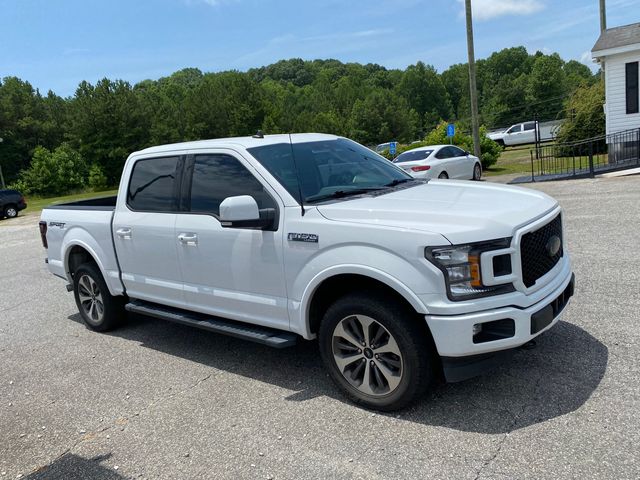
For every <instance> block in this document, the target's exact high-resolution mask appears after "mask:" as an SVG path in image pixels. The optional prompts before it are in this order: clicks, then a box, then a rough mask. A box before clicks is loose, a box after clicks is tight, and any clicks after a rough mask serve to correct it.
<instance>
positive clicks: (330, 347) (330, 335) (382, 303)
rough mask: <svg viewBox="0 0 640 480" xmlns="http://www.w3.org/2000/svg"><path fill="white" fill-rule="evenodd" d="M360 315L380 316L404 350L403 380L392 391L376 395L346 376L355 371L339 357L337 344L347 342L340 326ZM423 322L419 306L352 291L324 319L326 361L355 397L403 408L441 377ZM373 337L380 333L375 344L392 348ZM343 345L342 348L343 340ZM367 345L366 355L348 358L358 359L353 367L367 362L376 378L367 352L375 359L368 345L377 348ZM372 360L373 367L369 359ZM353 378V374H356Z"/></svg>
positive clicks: (359, 401)
mask: <svg viewBox="0 0 640 480" xmlns="http://www.w3.org/2000/svg"><path fill="white" fill-rule="evenodd" d="M356 316H360V317H364V318H370V319H373V320H375V322H376V323H377V324H379V325H381V326H382V327H383V329H386V330H387V331H388V334H390V336H391V338H392V340H395V343H396V344H397V347H398V350H399V352H401V357H400V361H399V362H398V361H397V360H396V362H398V363H399V364H400V365H401V369H400V375H399V382H398V383H397V386H396V387H394V389H393V390H391V391H390V392H388V393H384V391H383V392H381V393H378V394H373V395H369V394H366V393H364V392H363V391H361V389H360V387H356V386H354V385H353V384H352V383H350V382H349V381H348V380H347V378H346V377H345V375H346V374H351V372H348V373H345V374H343V373H342V371H341V370H340V368H339V367H338V365H337V363H336V362H337V357H336V355H335V354H334V350H335V348H336V345H343V343H341V342H342V340H343V338H344V337H340V336H339V334H338V336H335V335H334V334H335V333H336V329H337V328H339V327H338V325H339V324H340V325H344V322H345V321H350V320H351V319H353V318H356ZM421 322H424V320H421V319H420V318H419V316H418V315H416V313H415V312H414V311H412V310H410V309H408V308H406V307H405V306H404V305H402V304H400V303H398V302H396V301H394V300H393V299H385V296H384V295H375V296H373V295H372V294H370V293H369V294H367V293H363V292H355V293H351V294H348V295H346V296H344V297H342V298H340V299H339V300H337V301H336V302H335V303H334V304H333V305H331V306H330V307H329V309H328V310H327V311H326V312H325V314H324V317H323V319H322V323H321V324H320V329H319V332H318V339H319V346H320V354H321V356H322V361H323V362H324V364H325V367H326V368H327V370H328V371H329V375H330V376H331V378H332V379H333V381H334V382H335V383H336V384H337V385H338V386H339V387H340V389H341V390H342V391H343V392H344V393H346V395H347V396H348V397H349V398H350V399H351V400H352V401H353V402H354V403H357V404H359V405H362V406H365V407H367V408H371V409H375V410H381V411H393V410H399V409H401V408H404V407H406V406H408V405H409V404H411V403H413V402H415V401H416V400H418V399H419V398H421V397H422V396H423V395H424V393H425V392H426V390H427V389H428V388H429V386H430V385H431V383H432V382H433V380H434V378H435V364H436V362H435V361H434V357H433V355H434V349H433V342H432V341H431V340H430V336H429V334H428V331H427V329H426V325H424V324H422V323H421ZM375 328H378V327H375ZM369 334H370V337H371V336H372V335H371V330H369ZM373 341H378V340H376V339H375V338H374V339H372V340H371V347H372V348H379V349H380V350H378V351H382V350H384V349H385V348H386V347H385V346H377V347H376V346H374V345H373ZM336 342H338V343H336ZM348 343H349V342H348ZM365 343H366V342H365ZM387 345H388V344H387ZM367 346H369V345H367ZM337 348H338V349H339V348H340V346H338V347H337ZM363 348H364V351H363V353H362V356H363V358H359V357H360V354H359V353H354V358H356V357H357V359H355V360H352V359H351V356H349V357H348V358H349V360H348V361H349V362H350V366H351V365H355V368H354V369H352V370H356V369H361V368H364V369H366V370H365V372H370V373H371V375H370V378H371V379H374V380H375V378H376V376H375V375H374V373H375V372H374V370H375V368H374V359H373V358H372V357H371V356H367V357H366V358H368V359H369V360H368V361H367V359H365V358H364V355H366V353H367V352H366V350H369V353H371V352H372V351H373V352H375V351H376V350H371V349H368V348H365V347H363ZM358 352H360V350H358ZM382 355H384V354H381V356H382ZM338 358H339V356H338ZM375 359H376V360H375V361H376V362H380V361H381V360H378V355H375ZM382 361H384V360H382ZM358 362H364V364H363V365H364V367H359V366H358ZM369 362H370V367H369V366H367V365H366V364H367V363H369ZM348 368H350V367H346V368H345V370H344V371H346V369H348ZM377 370H378V372H379V373H384V372H383V371H382V369H379V368H378V369H377ZM351 378H352V379H353V376H352V377H351ZM385 378H386V377H385ZM395 378H398V377H395ZM364 379H365V376H364V374H363V380H362V383H364ZM369 384H371V382H369ZM387 388H388V386H387Z"/></svg>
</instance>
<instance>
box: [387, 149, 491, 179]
mask: <svg viewBox="0 0 640 480" xmlns="http://www.w3.org/2000/svg"><path fill="white" fill-rule="evenodd" d="M393 162H394V163H395V164H397V165H398V166H399V167H400V168H402V169H403V170H405V171H406V172H407V173H408V174H410V175H411V176H412V177H415V178H456V179H460V180H480V177H481V176H482V165H481V163H480V160H479V159H478V157H476V156H474V155H471V154H470V153H469V152H465V151H464V150H462V149H461V148H458V147H456V146H455V145H433V146H430V147H420V148H414V149H413V150H409V151H408V152H404V153H403V154H401V155H399V156H398V157H397V158H396V159H395V160H394V161H393Z"/></svg>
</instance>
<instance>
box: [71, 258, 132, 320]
mask: <svg viewBox="0 0 640 480" xmlns="http://www.w3.org/2000/svg"><path fill="white" fill-rule="evenodd" d="M73 293H74V297H75V299H76V305H77V306H78V311H79V312H80V315H81V316H82V319H83V320H84V322H85V323H86V324H87V326H88V327H89V328H90V329H92V330H96V331H98V332H106V331H107V330H112V329H113V328H115V327H117V326H118V325H119V324H120V323H122V321H123V320H124V317H125V311H124V299H123V298H122V297H114V296H112V295H111V294H110V293H109V289H108V288H107V284H106V283H105V281H104V278H103V277H102V274H101V273H100V269H98V267H97V265H95V264H94V263H85V264H83V265H80V266H79V267H78V268H77V270H76V271H75V273H74V275H73Z"/></svg>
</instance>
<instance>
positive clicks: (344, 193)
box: [305, 187, 384, 203]
mask: <svg viewBox="0 0 640 480" xmlns="http://www.w3.org/2000/svg"><path fill="white" fill-rule="evenodd" d="M376 190H384V187H362V188H353V189H350V190H336V191H335V192H331V193H323V194H322V195H311V196H310V197H307V198H306V199H305V200H306V201H307V202H308V203H313V202H319V201H322V200H327V199H329V198H344V197H350V196H352V195H362V194H363V193H369V192H375V191H376Z"/></svg>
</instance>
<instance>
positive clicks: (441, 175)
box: [438, 172, 449, 178]
mask: <svg viewBox="0 0 640 480" xmlns="http://www.w3.org/2000/svg"><path fill="white" fill-rule="evenodd" d="M438 178H449V174H448V173H447V172H440V175H438Z"/></svg>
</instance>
